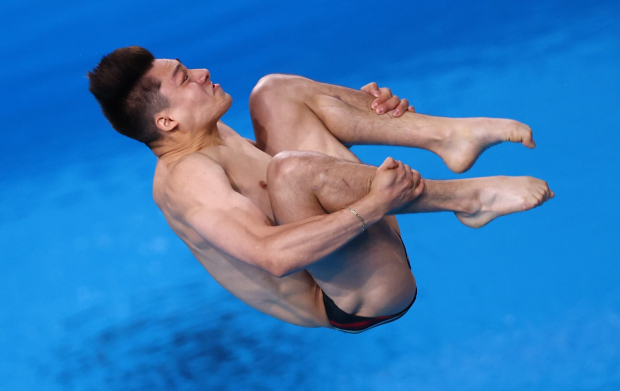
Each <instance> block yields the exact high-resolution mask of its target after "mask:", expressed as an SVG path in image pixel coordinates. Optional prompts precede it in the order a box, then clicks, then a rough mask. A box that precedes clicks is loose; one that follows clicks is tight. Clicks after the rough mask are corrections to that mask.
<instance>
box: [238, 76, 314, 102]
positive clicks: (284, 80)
mask: <svg viewBox="0 0 620 391" xmlns="http://www.w3.org/2000/svg"><path fill="white" fill-rule="evenodd" d="M308 81H309V80H308V79H306V78H304V77H301V76H294V75H282V74H271V75H267V76H264V77H262V78H261V79H260V80H259V81H258V83H256V86H254V88H253V89H252V92H251V93H250V110H251V111H257V110H260V109H262V108H263V107H264V105H265V104H268V105H269V106H270V107H271V106H273V105H274V104H278V103H279V102H290V101H291V99H295V98H298V97H299V96H300V92H301V91H303V84H304V83H307V82H308Z"/></svg>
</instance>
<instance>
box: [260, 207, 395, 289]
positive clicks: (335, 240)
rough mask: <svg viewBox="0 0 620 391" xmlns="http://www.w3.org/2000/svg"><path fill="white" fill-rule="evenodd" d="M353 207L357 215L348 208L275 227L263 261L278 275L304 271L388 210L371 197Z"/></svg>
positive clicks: (269, 238)
mask: <svg viewBox="0 0 620 391" xmlns="http://www.w3.org/2000/svg"><path fill="white" fill-rule="evenodd" d="M349 207H350V208H351V209H353V210H354V211H355V212H356V213H357V215H356V214H354V213H353V212H351V210H350V209H348V208H345V209H342V210H339V211H337V212H334V213H331V214H326V215H320V216H315V217H310V218H307V219H304V220H301V221H297V222H294V223H290V224H284V225H281V226H278V227H274V228H275V229H276V230H275V232H273V233H270V234H269V235H268V236H267V237H266V238H265V239H266V242H265V243H266V246H267V248H266V249H265V251H263V252H262V253H263V254H264V258H263V259H262V260H260V261H259V262H260V263H261V264H263V265H264V268H265V269H266V270H268V271H269V272H270V273H272V274H274V275H276V276H278V277H282V276H286V275H289V274H292V273H295V272H297V271H299V270H303V269H305V268H306V267H308V266H310V265H311V264H313V263H315V262H317V261H319V260H320V259H322V258H324V257H325V256H327V255H329V254H331V253H333V252H334V251H336V250H338V249H339V248H341V247H342V246H344V245H345V244H347V243H348V242H349V241H350V240H352V239H353V238H355V237H356V236H357V235H359V234H360V233H361V232H362V228H368V227H369V226H371V225H372V224H374V223H376V222H377V221H379V220H380V219H381V218H382V217H383V216H384V215H385V213H386V211H384V210H383V209H384V208H383V207H382V206H379V205H376V203H375V202H373V200H372V199H370V198H369V197H364V198H362V199H361V200H359V201H357V202H355V203H353V204H351V205H349ZM358 215H359V217H358ZM360 218H361V220H360ZM362 220H363V223H362Z"/></svg>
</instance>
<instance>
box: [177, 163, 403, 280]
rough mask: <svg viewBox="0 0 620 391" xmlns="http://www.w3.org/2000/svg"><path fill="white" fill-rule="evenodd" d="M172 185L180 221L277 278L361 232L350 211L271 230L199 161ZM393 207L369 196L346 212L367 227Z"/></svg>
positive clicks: (181, 169) (214, 169)
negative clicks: (360, 219)
mask: <svg viewBox="0 0 620 391" xmlns="http://www.w3.org/2000/svg"><path fill="white" fill-rule="evenodd" d="M392 162H394V161H393V160H392ZM382 167H383V166H382ZM386 167H387V166H386ZM401 168H402V167H401ZM390 169H391V170H392V171H396V167H394V168H390V167H387V168H383V170H384V171H386V174H385V175H383V177H382V178H383V179H384V180H383V183H384V184H385V183H387V182H386V181H389V179H390V178H389V175H388V174H390V175H392V176H394V175H395V174H394V173H392V172H390V173H387V171H388V170H390ZM399 169H400V168H399ZM402 169H403V170H404V168H402ZM401 176H402V173H401ZM172 180H173V182H172V184H171V185H172V189H173V193H172V199H171V202H172V204H173V209H174V210H175V212H176V214H177V215H179V216H178V217H179V218H181V219H182V220H183V221H185V222H186V223H187V224H188V225H189V226H191V227H192V228H193V229H194V230H195V231H196V232H197V233H198V234H199V235H200V236H201V237H202V238H204V239H205V240H207V241H208V242H209V243H211V244H212V245H214V246H215V247H217V248H219V249H220V250H222V251H224V252H226V253H227V254H229V255H231V256H233V257H235V258H237V259H239V260H241V261H243V262H245V263H248V264H250V265H253V266H256V267H259V268H261V269H263V270H265V271H267V272H269V273H270V274H272V275H274V276H277V277H281V276H285V275H288V274H291V273H294V272H296V271H299V270H302V269H304V268H306V267H307V266H309V265H310V264H312V263H314V262H316V261H318V260H319V259H321V258H323V257H325V256H327V255H329V254H330V253H332V252H334V251H336V250H337V249H339V248H340V247H342V246H343V245H345V244H346V243H347V242H349V241H350V240H351V239H353V238H354V237H356V236H357V235H358V234H359V233H360V232H361V223H360V221H359V219H358V218H357V217H356V216H355V215H353V214H352V213H351V212H350V211H349V210H342V211H338V212H335V213H332V214H327V215H321V216H316V217H310V218H307V219H304V220H301V221H298V222H295V223H291V224H285V225H281V226H272V225H270V223H269V220H268V219H267V217H266V216H265V215H264V214H263V213H262V212H261V211H260V209H259V208H258V207H257V206H256V205H255V204H254V203H252V202H251V201H250V200H249V199H247V198H246V197H244V196H243V195H241V194H239V193H237V192H235V191H234V190H233V189H232V188H231V186H230V182H229V180H228V178H227V176H226V174H225V172H224V170H223V169H222V168H221V167H220V166H219V165H217V164H216V163H215V162H213V161H211V160H210V159H209V158H207V157H204V156H190V157H188V158H186V159H185V160H184V161H181V162H179V163H178V164H177V166H176V167H175V168H174V171H173V174H172ZM378 182H381V181H378ZM379 185H381V183H379V184H378V185H377V186H379ZM371 193H372V190H371ZM375 193H378V191H375ZM392 197H393V196H392ZM393 198H396V197H393ZM393 205H395V204H394V202H390V201H389V200H388V201H387V202H386V200H385V197H381V196H379V197H377V196H374V197H373V196H372V195H371V194H369V195H368V196H366V197H364V198H362V199H361V200H359V201H357V202H355V203H354V204H352V205H351V207H353V208H354V209H355V210H356V211H357V212H358V213H359V214H360V215H361V216H363V218H364V220H365V222H366V225H367V226H368V225H371V224H374V223H375V222H377V221H378V220H380V219H381V218H382V217H383V216H384V215H385V213H387V212H388V211H389V210H391V209H392V208H393Z"/></svg>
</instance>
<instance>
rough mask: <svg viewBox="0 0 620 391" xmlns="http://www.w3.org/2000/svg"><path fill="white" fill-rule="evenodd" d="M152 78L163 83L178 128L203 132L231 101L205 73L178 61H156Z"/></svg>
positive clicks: (171, 114) (163, 90) (151, 74)
mask: <svg viewBox="0 0 620 391" xmlns="http://www.w3.org/2000/svg"><path fill="white" fill-rule="evenodd" d="M148 75H149V76H153V77H156V78H157V79H159V80H161V87H160V93H161V94H162V95H164V96H165V97H166V98H168V100H169V101H170V107H169V108H168V109H166V110H167V113H168V114H169V116H170V118H172V119H174V120H175V121H177V122H178V126H179V128H182V129H186V130H190V131H191V130H194V129H196V130H203V129H204V128H205V127H208V126H213V125H215V124H216V123H217V121H218V120H219V119H220V118H221V117H222V115H224V113H226V111H227V110H228V109H229V108H230V105H231V104H232V98H231V97H230V95H228V94H227V93H226V92H224V90H222V88H221V87H220V85H219V84H213V82H212V81H211V75H210V74H209V71H208V70H206V69H187V68H186V67H185V66H184V65H183V64H182V63H181V62H180V61H179V60H164V59H157V60H155V63H154V64H153V68H152V69H151V70H150V71H149V73H148Z"/></svg>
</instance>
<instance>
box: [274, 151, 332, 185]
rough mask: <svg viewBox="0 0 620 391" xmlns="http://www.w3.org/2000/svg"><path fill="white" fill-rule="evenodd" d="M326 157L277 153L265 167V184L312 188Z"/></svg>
mask: <svg viewBox="0 0 620 391" xmlns="http://www.w3.org/2000/svg"><path fill="white" fill-rule="evenodd" d="M325 158H328V157H327V156H325V155H323V154H320V153H318V152H310V151H283V152H279V153H277V154H276V155H275V156H274V157H273V158H272V159H271V161H270V162H269V165H268V166H267V183H268V184H269V185H272V184H276V185H277V184H282V183H284V184H286V185H287V186H291V185H297V186H304V185H309V186H312V185H313V183H314V179H315V177H316V174H317V172H316V171H317V170H320V168H321V167H322V165H321V164H320V163H321V161H322V160H323V159H325Z"/></svg>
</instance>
